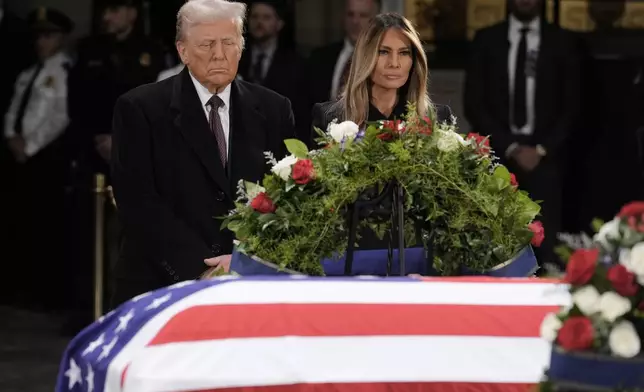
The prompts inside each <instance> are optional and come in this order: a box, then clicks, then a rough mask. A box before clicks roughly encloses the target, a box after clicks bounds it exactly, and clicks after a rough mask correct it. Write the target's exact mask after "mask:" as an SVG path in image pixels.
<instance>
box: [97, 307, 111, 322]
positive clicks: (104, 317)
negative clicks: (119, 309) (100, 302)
mask: <svg viewBox="0 0 644 392" xmlns="http://www.w3.org/2000/svg"><path fill="white" fill-rule="evenodd" d="M112 314H114V311H113V310H112V311H111V312H109V313H107V314H104V315H102V316H101V317H99V318H98V320H97V321H98V322H99V323H102V322H103V321H105V319H106V318H108V317H110V316H111V315H112Z"/></svg>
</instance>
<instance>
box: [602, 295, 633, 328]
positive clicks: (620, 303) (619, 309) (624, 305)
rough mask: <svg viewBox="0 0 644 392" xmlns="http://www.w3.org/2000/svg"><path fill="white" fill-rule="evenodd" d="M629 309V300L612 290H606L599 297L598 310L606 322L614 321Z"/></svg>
mask: <svg viewBox="0 0 644 392" xmlns="http://www.w3.org/2000/svg"><path fill="white" fill-rule="evenodd" d="M630 310H631V301H630V300H629V299H628V298H624V297H622V296H621V295H619V294H617V293H616V292H614V291H608V292H605V293H604V294H602V296H601V297H600V298H599V311H600V312H601V314H602V317H603V318H604V319H605V320H606V321H608V322H611V323H613V322H615V320H617V319H618V318H619V317H621V316H623V315H625V314H626V313H628V312H629V311H630Z"/></svg>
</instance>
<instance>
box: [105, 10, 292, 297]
mask: <svg viewBox="0 0 644 392" xmlns="http://www.w3.org/2000/svg"><path fill="white" fill-rule="evenodd" d="M209 7H212V8H213V9H215V10H217V9H219V13H218V14H217V16H216V17H211V19H210V20H203V19H200V17H201V15H212V12H209V11H207V9H208V8H209ZM245 12H246V6H245V5H244V4H243V3H235V2H228V1H225V0H192V1H190V2H187V3H186V4H185V5H184V6H183V7H182V8H181V10H180V11H179V14H178V19H179V23H181V25H180V26H181V29H180V31H179V32H178V34H177V49H178V52H179V55H180V56H181V60H182V61H183V63H184V64H186V68H185V69H184V70H183V71H182V72H181V73H180V74H179V75H176V76H173V77H171V78H169V79H166V80H163V81H161V82H159V83H156V84H151V85H146V86H142V87H140V88H137V89H134V90H133V91H131V92H129V93H127V94H126V95H124V96H122V97H121V98H120V99H119V100H118V101H117V103H116V107H115V109H114V143H113V150H112V175H113V180H114V192H115V196H116V201H117V203H118V207H119V215H120V217H121V220H122V222H123V225H124V229H125V238H124V243H123V245H122V248H121V249H122V254H121V258H120V259H119V262H118V264H117V268H116V271H115V278H116V294H115V299H114V305H116V304H119V303H121V302H123V301H125V300H127V299H129V298H131V297H133V296H135V295H137V294H140V293H143V292H146V291H148V290H152V289H156V288H159V287H163V286H167V285H170V284H173V283H175V282H178V281H183V280H188V279H195V278H198V277H199V276H200V275H201V274H202V273H204V272H205V271H206V270H207V269H208V266H211V267H214V266H223V267H225V268H227V266H228V265H229V263H230V253H232V247H233V237H232V233H230V232H228V231H226V232H224V231H221V230H220V226H221V220H220V219H219V218H220V217H222V216H225V215H227V214H228V212H229V211H230V210H231V209H232V208H233V200H234V198H235V188H236V184H237V183H238V181H239V180H240V179H245V180H249V181H260V180H261V179H262V178H263V176H264V174H265V173H267V172H268V170H269V167H268V166H267V165H266V159H265V156H264V152H265V151H271V152H273V153H274V154H275V155H276V157H278V158H281V157H282V156H284V155H285V148H284V142H283V141H284V139H287V138H290V137H293V136H294V119H293V113H292V111H291V105H290V102H289V101H288V99H287V98H285V97H283V96H281V95H278V94H277V93H275V92H272V91H270V90H268V89H266V88H264V87H261V86H258V85H256V84H251V83H248V82H245V81H238V80H235V76H236V74H237V68H238V62H239V59H240V57H241V53H242V47H243V38H242V35H241V32H242V26H243V23H244V17H245ZM186 20H197V21H198V22H197V24H195V25H192V26H190V25H187V24H186Z"/></svg>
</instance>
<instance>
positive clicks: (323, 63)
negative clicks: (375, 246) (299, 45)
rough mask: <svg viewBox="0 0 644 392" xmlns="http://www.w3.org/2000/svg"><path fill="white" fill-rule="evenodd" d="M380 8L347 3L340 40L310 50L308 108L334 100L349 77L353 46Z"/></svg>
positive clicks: (375, 3)
mask: <svg viewBox="0 0 644 392" xmlns="http://www.w3.org/2000/svg"><path fill="white" fill-rule="evenodd" d="M380 9H381V1H380V0H347V2H346V14H345V18H344V29H345V34H346V36H345V38H344V40H342V41H340V42H335V43H332V44H330V45H327V46H323V47H321V48H318V49H316V50H314V51H313V52H312V53H311V56H310V58H309V61H308V63H309V64H308V73H309V76H308V78H309V82H310V86H309V89H308V90H309V102H310V105H311V106H312V105H313V104H316V103H320V102H327V101H334V100H336V99H337V98H338V95H339V93H340V92H341V91H342V87H343V85H344V83H345V82H346V78H347V76H348V74H349V68H350V60H351V56H352V55H353V48H354V46H355V43H356V41H357V40H358V37H359V36H360V33H361V32H362V30H363V29H364V28H365V26H367V24H368V23H369V20H370V19H371V18H373V17H374V16H376V15H377V14H378V13H379V12H380Z"/></svg>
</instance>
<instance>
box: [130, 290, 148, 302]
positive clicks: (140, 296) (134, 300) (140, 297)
mask: <svg viewBox="0 0 644 392" xmlns="http://www.w3.org/2000/svg"><path fill="white" fill-rule="evenodd" d="M150 294H152V292H151V291H148V292H147V293H143V294H139V295H137V296H136V297H134V298H132V299H131V301H132V302H133V303H134V302H138V301H140V300H142V299H143V298H145V297H147V296H148V295H150Z"/></svg>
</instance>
